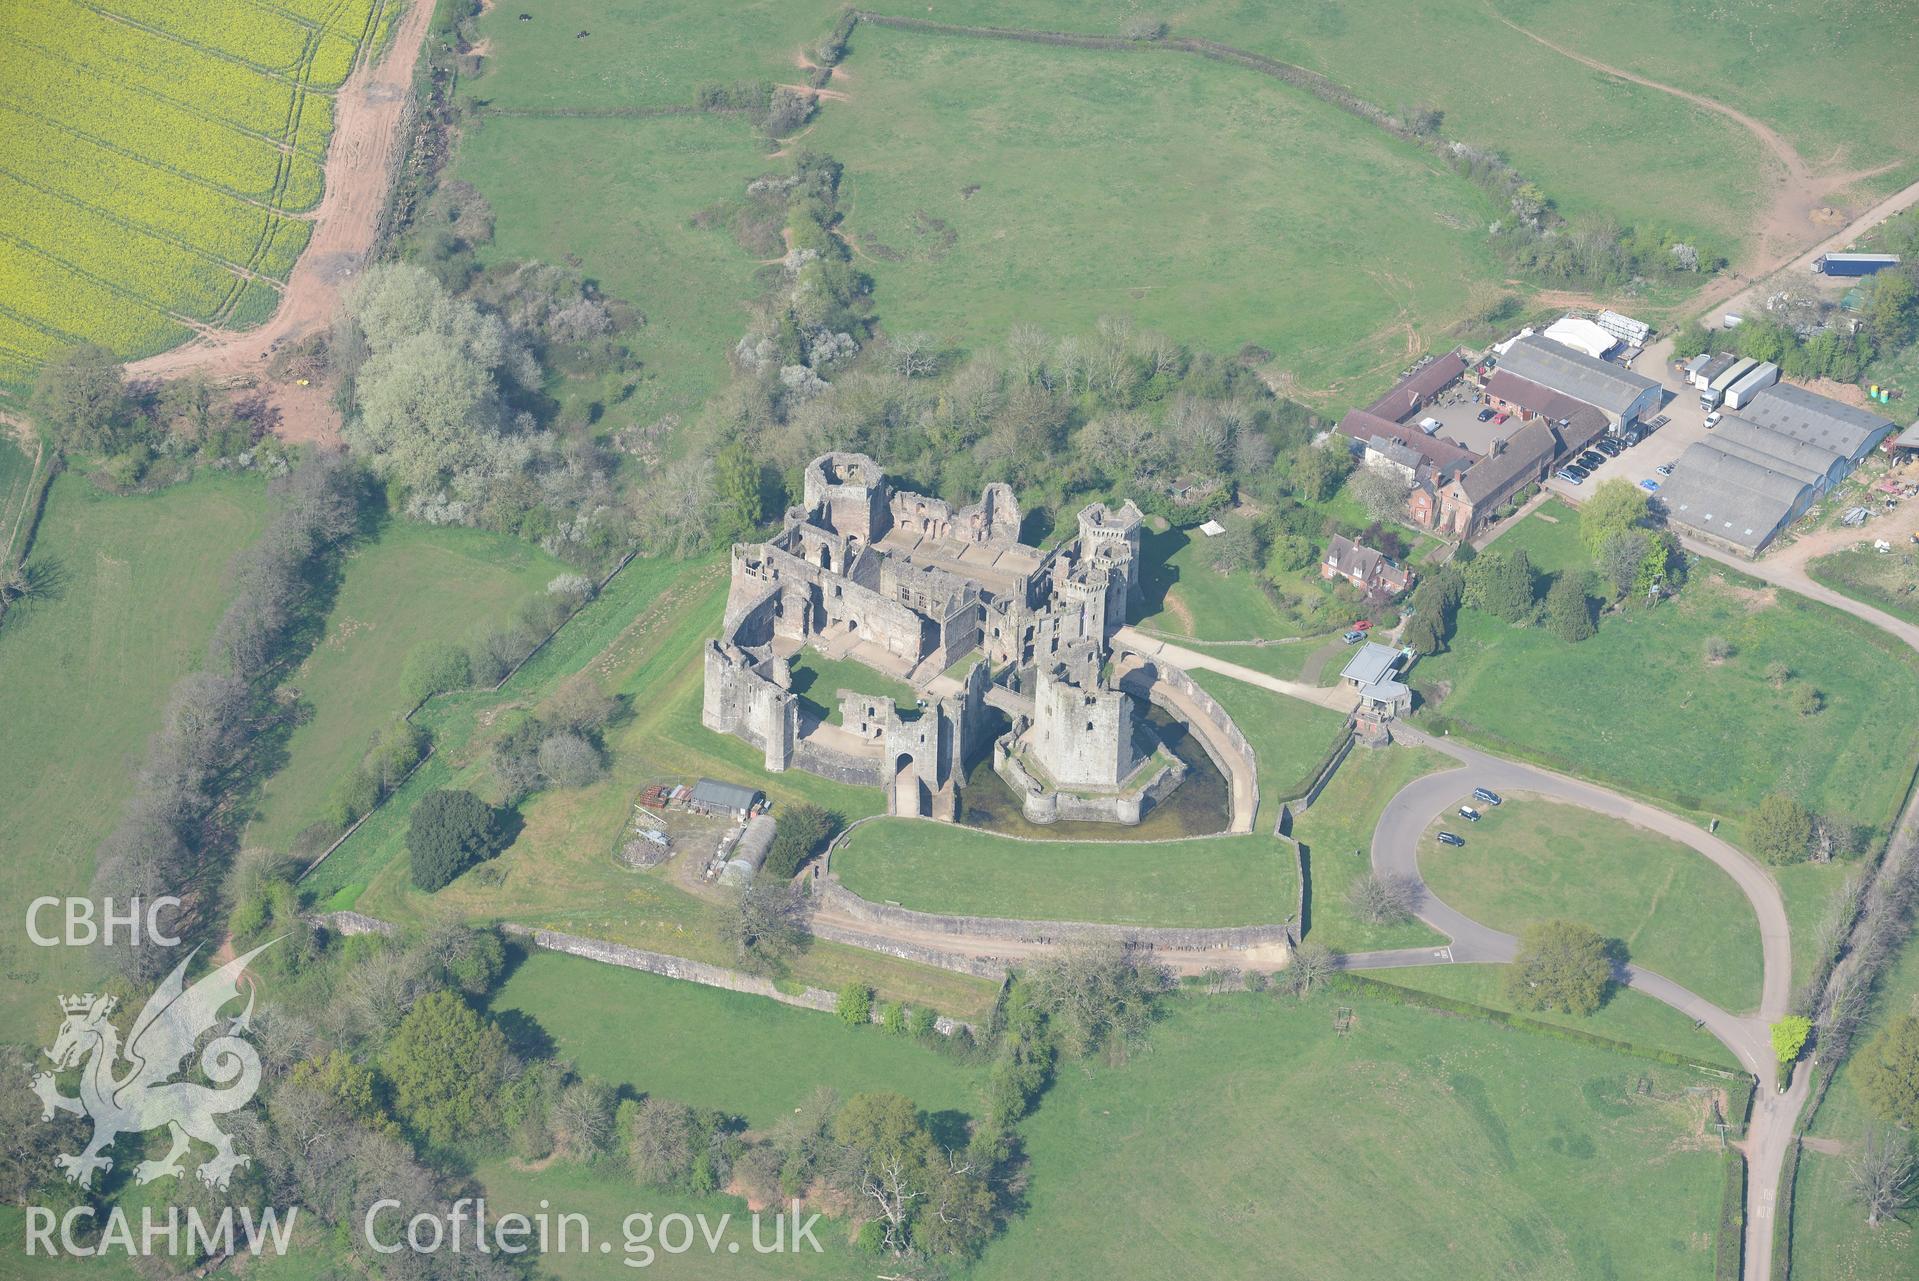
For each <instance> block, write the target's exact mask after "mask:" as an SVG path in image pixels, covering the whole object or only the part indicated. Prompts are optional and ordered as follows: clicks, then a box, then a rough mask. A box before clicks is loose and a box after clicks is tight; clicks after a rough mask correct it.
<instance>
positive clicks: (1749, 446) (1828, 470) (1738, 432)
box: [1706, 416, 1845, 484]
mask: <svg viewBox="0 0 1919 1281" xmlns="http://www.w3.org/2000/svg"><path fill="white" fill-rule="evenodd" d="M1706 443H1707V444H1710V445H1716V446H1718V447H1719V448H1720V450H1721V451H1722V452H1725V453H1731V454H1736V455H1739V456H1741V457H1751V458H1752V459H1753V461H1755V462H1766V463H1769V464H1770V465H1771V466H1773V467H1775V468H1776V469H1778V470H1779V471H1783V472H1786V473H1788V474H1789V475H1794V476H1799V477H1800V478H1801V479H1803V480H1804V481H1806V482H1807V483H1808V484H1821V483H1823V482H1825V481H1827V480H1830V479H1832V477H1833V475H1834V469H1835V468H1838V469H1839V471H1840V472H1841V473H1842V474H1843V472H1844V470H1845V467H1844V463H1843V461H1842V459H1843V455H1840V454H1836V453H1834V452H1833V451H1832V450H1830V449H1825V448H1823V447H1821V446H1819V445H1809V444H1807V443H1806V442H1805V441H1803V440H1796V439H1794V438H1793V437H1791V436H1787V435H1785V434H1784V433H1782V432H1777V431H1774V430H1772V429H1771V428H1770V427H1762V426H1760V425H1759V424H1757V423H1752V422H1747V421H1746V420H1745V419H1744V418H1740V417H1737V416H1728V417H1726V418H1725V419H1723V420H1722V421H1721V422H1720V424H1719V427H1718V430H1716V431H1714V432H1713V433H1712V436H1711V437H1710V438H1709V439H1708V440H1707V441H1706Z"/></svg>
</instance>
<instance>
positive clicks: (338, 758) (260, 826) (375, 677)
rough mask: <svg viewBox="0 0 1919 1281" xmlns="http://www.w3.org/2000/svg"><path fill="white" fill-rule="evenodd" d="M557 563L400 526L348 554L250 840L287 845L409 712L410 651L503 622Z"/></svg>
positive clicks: (501, 544)
mask: <svg viewBox="0 0 1919 1281" xmlns="http://www.w3.org/2000/svg"><path fill="white" fill-rule="evenodd" d="M565 568H566V567H565V566H564V565H562V564H561V563H560V562H559V561H557V560H554V559H553V558H552V557H551V556H548V555H546V554H545V553H544V552H542V551H540V550H539V549H538V548H535V547H532V546H529V545H528V544H526V543H522V542H519V541H517V540H514V539H510V538H505V537H502V536H500V535H497V534H487V533H482V532H481V531H479V530H472V529H456V528H450V527H434V526H428V525H416V524H410V523H409V524H400V523H397V522H396V523H394V524H392V525H389V526H388V527H387V528H386V529H385V530H383V531H382V532H381V534H380V536H379V537H378V538H377V539H375V540H374V541H372V542H369V543H366V544H364V545H362V546H360V547H357V548H355V549H354V550H353V551H352V552H351V553H349V555H348V557H347V561H346V574H345V578H344V580H343V581H342V582H341V584H340V591H339V595H338V596H337V597H336V598H335V600H334V603H333V611H332V613H331V614H330V615H328V617H327V622H326V631H325V633H324V634H323V635H322V636H321V637H320V641H319V644H318V645H317V646H315V648H314V650H313V652H312V654H311V655H309V656H308V658H307V660H306V662H304V663H302V664H301V665H300V668H299V670H298V671H297V672H295V673H294V674H293V676H292V677H290V678H289V679H290V681H291V683H292V684H293V685H294V686H295V687H296V688H298V689H299V691H300V695H301V697H302V699H303V700H304V701H305V702H306V703H308V704H309V705H310V706H311V707H312V708H313V716H312V719H310V720H308V721H306V722H305V723H304V724H302V725H301V726H300V727H299V728H298V729H297V730H295V731H294V733H293V736H292V738H291V739H289V740H288V743H287V762H286V764H285V765H284V766H283V767H282V768H281V769H280V772H279V773H278V774H276V775H274V777H273V779H272V780H271V781H270V782H269V783H268V784H267V786H266V788H265V790H264V792H263V794H262V796H261V799H260V806H259V814H258V817H256V818H255V819H254V821H253V823H252V825H251V826H249V827H248V829H247V839H248V840H249V841H251V842H253V843H255V844H260V845H270V846H273V847H275V848H279V849H285V848H286V847H287V846H288V845H290V844H291V843H292V841H293V839H294V837H296V836H298V835H299V833H300V831H301V829H302V828H304V827H306V826H307V825H308V824H310V823H313V822H316V821H318V820H319V819H320V817H321V814H322V812H323V810H324V807H325V804H326V798H327V793H328V791H329V790H330V789H331V788H332V787H333V786H334V784H335V783H337V782H338V781H339V780H340V779H341V778H343V777H345V776H346V775H347V774H348V773H349V772H351V771H352V769H353V767H354V765H355V764H357V763H358V761H359V759H360V757H361V755H362V754H364V753H365V751H366V750H367V748H368V746H369V743H370V740H371V739H372V738H373V737H374V736H375V735H377V734H378V733H379V732H380V731H381V730H382V729H384V728H385V727H386V726H387V725H388V724H390V723H391V722H392V721H393V720H394V719H395V718H397V717H399V716H401V715H404V714H405V712H406V711H407V708H408V702H407V698H406V695H405V694H404V693H403V692H402V689H401V680H400V676H401V672H402V670H403V669H404V668H405V666H406V660H407V656H408V655H409V654H411V653H412V652H413V651H414V650H415V649H417V648H419V647H420V646H421V645H423V644H425V643H426V642H428V641H448V642H451V643H453V644H456V645H457V644H464V643H465V642H466V641H467V640H469V639H470V638H471V637H472V636H473V635H474V634H475V633H477V632H482V631H485V630H487V629H488V628H489V627H500V626H504V625H506V623H507V622H508V621H509V620H511V618H512V617H513V614H514V611H515V609H517V608H518V606H519V604H520V602H521V601H522V600H525V599H527V598H528V597H531V596H536V595H538V594H539V593H540V592H542V591H543V590H544V589H545V586H546V583H547V582H548V581H549V580H550V579H551V578H552V577H553V575H555V574H557V573H559V572H561V571H562V570H564V569H565Z"/></svg>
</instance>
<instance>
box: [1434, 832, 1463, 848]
mask: <svg viewBox="0 0 1919 1281" xmlns="http://www.w3.org/2000/svg"><path fill="white" fill-rule="evenodd" d="M1438 839H1439V843H1440V844H1441V845H1464V844H1465V843H1466V838H1465V837H1463V836H1454V835H1453V834H1452V833H1451V832H1441V833H1440V834H1439V838H1438Z"/></svg>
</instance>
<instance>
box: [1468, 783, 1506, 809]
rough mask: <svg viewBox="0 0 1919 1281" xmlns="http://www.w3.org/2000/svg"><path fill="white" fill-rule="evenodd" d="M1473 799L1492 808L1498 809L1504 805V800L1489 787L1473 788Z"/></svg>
mask: <svg viewBox="0 0 1919 1281" xmlns="http://www.w3.org/2000/svg"><path fill="white" fill-rule="evenodd" d="M1473 799H1474V800H1476V801H1484V802H1486V804H1488V805H1491V806H1494V807H1498V806H1500V805H1504V804H1505V803H1506V802H1505V801H1504V800H1502V799H1501V798H1500V795H1499V793H1498V792H1495V791H1494V790H1493V789H1492V788H1490V787H1475V788H1474V789H1473Z"/></svg>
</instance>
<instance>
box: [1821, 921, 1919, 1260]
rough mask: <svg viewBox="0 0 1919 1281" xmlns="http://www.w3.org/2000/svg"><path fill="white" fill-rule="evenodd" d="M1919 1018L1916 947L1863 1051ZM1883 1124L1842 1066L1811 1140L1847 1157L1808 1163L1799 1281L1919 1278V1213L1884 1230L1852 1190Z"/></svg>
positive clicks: (1891, 983) (1881, 1003)
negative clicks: (1895, 1021) (1892, 1025)
mask: <svg viewBox="0 0 1919 1281" xmlns="http://www.w3.org/2000/svg"><path fill="white" fill-rule="evenodd" d="M1912 1013H1919V946H1914V944H1913V941H1912V940H1911V939H1908V940H1907V942H1906V945H1905V948H1904V950H1903V952H1901V954H1900V956H1899V959H1898V961H1897V962H1896V963H1895V964H1894V965H1893V967H1892V969H1891V970H1890V971H1888V972H1887V974H1886V976H1885V977H1884V979H1882V980H1881V982H1880V984H1879V987H1878V988H1877V990H1876V991H1875V993H1874V998H1873V1006H1872V1013H1871V1015H1870V1017H1869V1018H1868V1020H1867V1023H1866V1026H1865V1027H1864V1028H1863V1029H1862V1031H1861V1033H1860V1035H1859V1036H1858V1038H1857V1039H1856V1040H1855V1041H1854V1042H1853V1044H1854V1047H1855V1052H1856V1050H1857V1047H1858V1046H1860V1045H1862V1044H1864V1043H1865V1042H1866V1041H1867V1040H1868V1039H1870V1038H1871V1036H1872V1034H1873V1033H1874V1032H1875V1031H1877V1030H1878V1029H1879V1028H1880V1027H1882V1026H1884V1024H1885V1022H1886V1021H1887V1020H1888V1019H1890V1018H1892V1017H1893V1016H1894V1015H1898V1014H1912ZM1876 1123H1877V1118H1875V1117H1874V1116H1873V1114H1872V1112H1871V1110H1870V1109H1869V1108H1868V1107H1867V1106H1866V1104H1865V1101H1864V1100H1863V1099H1861V1098H1860V1097H1859V1092H1858V1090H1857V1089H1856V1088H1855V1087H1854V1086H1853V1083H1852V1072H1851V1060H1850V1059H1849V1060H1848V1061H1847V1062H1846V1063H1844V1064H1842V1065H1840V1067H1839V1068H1838V1071H1837V1073H1836V1074H1835V1076H1834V1077H1833V1081H1832V1086H1831V1088H1830V1089H1829V1090H1828V1091H1827V1093H1826V1097H1825V1101H1824V1102H1823V1103H1821V1104H1820V1107H1819V1111H1818V1112H1817V1113H1815V1114H1814V1115H1813V1116H1812V1118H1811V1123H1810V1125H1809V1126H1808V1133H1810V1134H1811V1135H1812V1136H1813V1138H1815V1139H1816V1140H1819V1141H1820V1142H1821V1143H1822V1144H1833V1143H1836V1144H1839V1145H1841V1146H1842V1150H1840V1151H1836V1152H1835V1151H1819V1150H1817V1149H1814V1148H1807V1149H1806V1150H1805V1151H1803V1152H1802V1153H1801V1155H1800V1160H1799V1178H1798V1182H1797V1184H1796V1185H1795V1188H1794V1192H1793V1204H1792V1275H1793V1276H1794V1277H1798V1278H1802V1279H1803V1278H1813V1281H1864V1279H1865V1278H1868V1277H1870V1278H1880V1277H1887V1278H1891V1277H1900V1278H1912V1277H1915V1276H1919V1212H1915V1211H1912V1210H1908V1211H1907V1212H1906V1213H1905V1214H1903V1215H1902V1216H1899V1217H1898V1218H1897V1219H1895V1220H1892V1221H1889V1222H1887V1223H1885V1224H1883V1225H1881V1226H1880V1227H1879V1228H1877V1229H1873V1228H1869V1227H1868V1226H1867V1225H1866V1221H1865V1213H1864V1211H1863V1210H1862V1209H1861V1207H1860V1206H1859V1203H1858V1202H1857V1200H1856V1199H1855V1198H1854V1197H1853V1195H1852V1193H1851V1192H1850V1191H1849V1190H1848V1189H1847V1187H1846V1173H1847V1165H1848V1164H1849V1161H1850V1158H1851V1156H1852V1155H1853V1153H1854V1152H1855V1151H1856V1150H1857V1147H1858V1145H1859V1143H1860V1141H1861V1139H1863V1138H1864V1136H1865V1133H1866V1130H1867V1128H1868V1127H1869V1126H1872V1125H1874V1124H1876Z"/></svg>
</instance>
